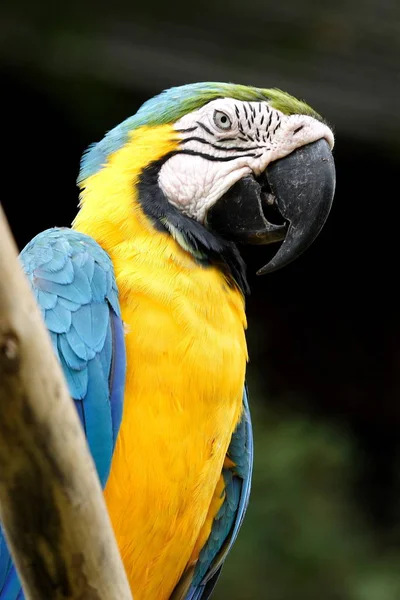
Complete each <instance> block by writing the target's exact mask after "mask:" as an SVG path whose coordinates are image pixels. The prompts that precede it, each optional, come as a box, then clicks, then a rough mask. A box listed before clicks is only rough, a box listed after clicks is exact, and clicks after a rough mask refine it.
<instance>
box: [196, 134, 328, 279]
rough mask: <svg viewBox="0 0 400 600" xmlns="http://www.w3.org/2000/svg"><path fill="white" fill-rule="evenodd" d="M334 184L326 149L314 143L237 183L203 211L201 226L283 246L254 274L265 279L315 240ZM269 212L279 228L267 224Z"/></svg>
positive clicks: (247, 240)
mask: <svg viewBox="0 0 400 600" xmlns="http://www.w3.org/2000/svg"><path fill="white" fill-rule="evenodd" d="M335 180H336V179H335V165H334V161H333V156H332V153H331V150H330V147H329V144H328V142H327V141H326V140H325V139H320V140H318V141H317V142H313V143H311V144H307V145H306V146H302V147H301V148H298V149H297V150H295V151H294V152H292V153H291V154H289V155H288V156H286V157H285V158H281V159H280V160H277V161H275V162H273V163H271V164H269V165H268V167H267V169H266V171H265V172H264V173H263V174H262V176H261V177H260V178H257V179H255V178H254V177H253V176H248V177H244V178H243V179H241V180H240V181H238V182H237V183H236V184H235V185H234V186H233V187H232V188H231V189H230V190H229V191H228V192H227V193H226V194H225V195H224V196H223V198H221V199H220V200H219V201H218V202H217V203H216V205H215V206H214V207H213V208H212V209H211V210H210V211H209V214H208V216H207V222H208V224H209V226H210V227H211V228H213V229H215V230H217V231H219V232H220V233H221V234H222V235H224V236H226V237H228V238H230V239H232V240H233V241H238V242H244V243H250V244H254V243H255V244H269V243H271V242H276V241H282V240H283V243H282V244H281V246H280V248H279V250H278V252H277V253H276V254H275V256H274V257H273V258H272V259H271V260H270V262H269V263H267V264H266V265H265V266H264V267H262V268H261V269H260V270H259V271H258V275H264V274H265V273H271V272H272V271H275V270H277V269H280V268H281V267H284V266H285V265H287V264H288V263H290V262H291V261H292V260H294V259H295V258H297V256H299V255H300V254H301V253H302V252H304V250H305V249H306V248H307V247H308V246H309V245H310V244H311V243H312V242H313V241H314V240H315V238H316V237H317V235H318V233H319V232H320V231H321V229H322V227H323V225H324V223H325V221H326V219H327V217H328V214H329V211H330V209H331V206H332V201H333V196H334V192H335ZM271 210H272V211H274V210H275V212H276V210H277V211H278V212H279V214H280V216H281V220H284V223H282V224H274V223H271V222H269V221H268V215H270V213H271ZM275 220H276V219H275Z"/></svg>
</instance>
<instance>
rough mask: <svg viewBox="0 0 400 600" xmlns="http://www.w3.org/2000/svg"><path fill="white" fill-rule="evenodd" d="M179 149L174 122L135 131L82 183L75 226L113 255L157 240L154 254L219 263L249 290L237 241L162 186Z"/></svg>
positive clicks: (130, 253) (129, 252) (227, 275)
mask: <svg viewBox="0 0 400 600" xmlns="http://www.w3.org/2000/svg"><path fill="white" fill-rule="evenodd" d="M178 148H179V138H178V137H177V132H176V131H175V130H174V129H173V127H172V126H170V125H161V126H158V127H141V128H139V129H137V130H134V131H133V132H131V134H130V139H129V141H128V142H127V143H126V144H125V146H123V147H122V148H121V149H119V150H118V151H116V152H115V153H113V154H111V155H110V156H109V158H108V162H107V163H106V164H105V165H104V166H103V168H102V169H101V170H100V171H98V172H97V173H96V174H94V175H92V176H91V177H89V178H87V179H86V180H85V181H83V182H82V192H81V197H80V211H79V213H78V215H77V217H76V218H75V220H74V223H73V228H74V229H77V230H79V231H82V232H83V233H86V234H88V235H90V236H91V237H93V238H94V239H95V240H96V241H97V242H98V243H99V244H100V245H101V246H102V247H103V248H104V249H105V250H106V251H107V252H108V253H109V254H110V255H111V256H113V255H114V254H115V252H118V251H122V252H123V254H124V255H126V256H127V258H128V259H129V258H132V256H135V255H137V254H139V253H142V252H146V253H149V252H150V250H151V248H150V246H152V245H153V246H154V248H153V249H152V250H151V252H152V256H153V257H154V256H158V258H159V259H160V254H162V255H163V258H164V259H165V260H166V261H169V260H171V257H172V256H173V257H174V260H176V261H180V262H181V263H182V264H185V265H186V266H189V264H190V265H191V266H190V267H189V268H193V265H192V263H193V262H196V263H197V264H200V265H202V266H203V267H205V268H206V267H207V266H210V267H212V266H213V267H216V268H218V269H219V270H220V271H222V273H223V274H224V276H225V278H226V280H227V281H228V282H230V283H231V284H232V285H234V286H236V287H238V288H239V289H240V290H241V291H242V292H243V293H247V292H248V285H247V281H246V275H245V264H244V262H243V260H242V258H241V256H240V254H239V251H238V250H237V248H236V246H235V244H234V243H233V242H229V241H227V240H224V239H223V238H220V237H219V236H217V235H216V234H214V233H213V232H211V231H209V230H208V229H206V227H204V226H203V225H202V224H201V223H198V222H197V221H195V220H193V219H191V218H189V217H187V216H185V215H183V214H182V213H181V212H180V211H179V210H178V209H177V208H175V207H174V206H172V205H171V204H170V203H169V202H168V200H167V198H166V197H165V195H164V193H163V192H162V190H161V188H160V186H159V185H158V173H159V169H160V167H161V165H162V164H163V162H164V161H165V160H166V159H167V158H168V157H169V156H171V154H174V153H175V152H176V151H177V150H178ZM157 233H158V235H157ZM154 250H156V252H154ZM147 260H148V257H147Z"/></svg>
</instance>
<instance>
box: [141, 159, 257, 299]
mask: <svg viewBox="0 0 400 600" xmlns="http://www.w3.org/2000/svg"><path fill="white" fill-rule="evenodd" d="M174 154H175V153H174V152H172V153H170V154H168V155H167V156H165V157H164V158H162V159H161V160H158V161H155V162H153V163H151V165H149V166H148V167H147V168H146V169H144V170H143V171H142V173H141V175H140V178H139V182H138V184H137V187H138V199H139V203H140V205H141V207H142V208H143V211H144V213H145V214H146V215H147V216H148V217H149V218H150V219H151V221H152V222H153V224H154V226H155V227H156V229H157V230H158V231H162V232H163V233H166V234H168V235H171V233H170V231H169V230H168V227H167V225H166V223H168V224H169V225H170V226H171V227H172V228H174V229H175V230H176V231H177V232H178V233H179V234H180V235H181V236H182V237H183V239H184V241H185V244H186V245H187V247H188V249H189V251H190V249H191V250H192V255H193V256H194V258H195V259H196V260H197V261H198V262H199V264H201V265H202V266H204V267H207V266H215V267H217V268H219V269H220V270H221V272H222V273H223V274H224V275H225V277H226V279H227V282H228V283H229V284H230V285H231V286H236V287H238V288H239V289H240V290H241V291H242V292H243V294H248V293H249V291H250V290H249V286H248V283H247V279H246V265H245V263H244V261H243V259H242V257H241V256H240V253H239V250H238V249H237V247H236V245H235V244H234V243H233V242H231V241H230V240H226V239H224V238H222V237H221V236H219V235H218V234H217V233H215V232H213V231H210V230H209V229H207V228H206V227H204V225H202V224H201V223H199V222H198V221H195V220H194V219H191V218H190V217H188V216H186V215H184V214H182V213H181V212H180V211H179V210H178V209H177V208H176V207H175V206H173V205H172V204H170V203H169V202H168V200H167V198H166V196H165V194H164V192H163V191H162V189H161V188H160V186H159V183H158V175H159V172H160V168H161V166H162V165H163V163H164V162H165V161H166V160H167V159H168V158H170V157H171V156H173V155H174ZM199 256H200V257H201V258H199Z"/></svg>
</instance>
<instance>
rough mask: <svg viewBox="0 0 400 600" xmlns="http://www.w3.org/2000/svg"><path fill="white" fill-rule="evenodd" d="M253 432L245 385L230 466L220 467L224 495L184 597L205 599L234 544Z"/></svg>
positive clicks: (245, 503) (247, 485)
mask: <svg viewBox="0 0 400 600" xmlns="http://www.w3.org/2000/svg"><path fill="white" fill-rule="evenodd" d="M253 453H254V449H253V433H252V427H251V418H250V410H249V404H248V397H247V388H246V387H245V389H244V391H243V414H242V418H241V420H240V422H239V424H238V426H237V428H236V430H235V432H234V433H233V435H232V439H231V442H230V445H229V448H228V453H227V455H228V457H229V458H230V459H231V461H232V462H233V463H234V465H235V466H234V467H233V468H232V469H223V471H222V474H223V477H224V483H225V499H224V502H223V504H222V506H221V508H220V510H219V512H218V514H217V516H216V518H215V520H214V523H213V526H212V528H211V533H210V536H209V538H208V540H207V542H206V544H205V546H204V548H203V549H202V551H201V552H200V556H199V560H198V562H197V564H196V568H195V570H194V574H193V580H192V583H191V586H190V589H189V590H188V592H187V594H186V596H185V600H207V598H209V597H210V595H211V593H212V590H213V589H214V586H215V584H216V582H217V579H218V577H219V575H220V573H221V569H222V566H223V563H224V561H225V558H226V556H227V555H228V553H229V551H230V549H231V548H232V545H233V544H234V542H235V540H236V538H237V535H238V533H239V529H240V527H241V525H242V523H243V519H244V515H245V513H246V510H247V506H248V503H249V496H250V488H251V477H252V470H253Z"/></svg>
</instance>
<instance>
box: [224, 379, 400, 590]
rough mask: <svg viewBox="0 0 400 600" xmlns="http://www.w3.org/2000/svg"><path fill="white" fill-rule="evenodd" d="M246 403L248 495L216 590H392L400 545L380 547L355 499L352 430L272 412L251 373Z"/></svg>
mask: <svg viewBox="0 0 400 600" xmlns="http://www.w3.org/2000/svg"><path fill="white" fill-rule="evenodd" d="M250 402H251V408H252V416H253V427H254V435H255V467H254V477H253V488H252V494H251V499H250V505H249V508H248V512H247V516H246V519H245V522H244V525H243V528H242V531H241V532H240V534H239V539H238V542H237V543H236V545H235V547H234V548H233V550H232V552H231V555H230V556H229V558H228V560H227V562H226V565H225V567H224V570H223V574H222V576H221V580H220V583H219V585H218V586H217V588H216V592H215V599H216V600H224V599H227V598H229V600H255V599H260V600H264V599H265V600H320V599H323V600H396V599H398V598H400V570H399V562H400V554H399V553H398V552H397V553H396V551H393V553H392V552H391V551H390V550H388V549H386V550H385V551H382V548H380V546H379V544H378V541H377V539H376V535H375V532H374V530H373V529H372V526H371V525H370V524H369V523H368V522H367V521H366V520H365V518H364V517H361V515H360V512H359V508H358V507H357V506H356V505H355V503H354V499H353V495H354V494H353V489H352V484H353V478H354V473H353V469H354V466H355V464H356V460H355V452H356V450H355V447H354V443H353V441H352V438H351V436H350V434H349V433H347V432H346V430H345V429H344V428H343V426H342V427H341V428H335V426H333V425H332V424H328V423H327V422H324V421H322V420H318V419H311V418H310V416H309V415H304V416H303V415H301V414H295V413H293V412H289V411H287V410H285V409H282V411H279V412H277V411H276V408H275V407H276V404H274V405H273V406H274V409H273V408H272V407H271V405H269V404H268V402H267V404H265V398H260V394H259V393H257V385H252V382H251V381H250ZM285 404H286V403H285ZM288 404H290V402H288Z"/></svg>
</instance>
